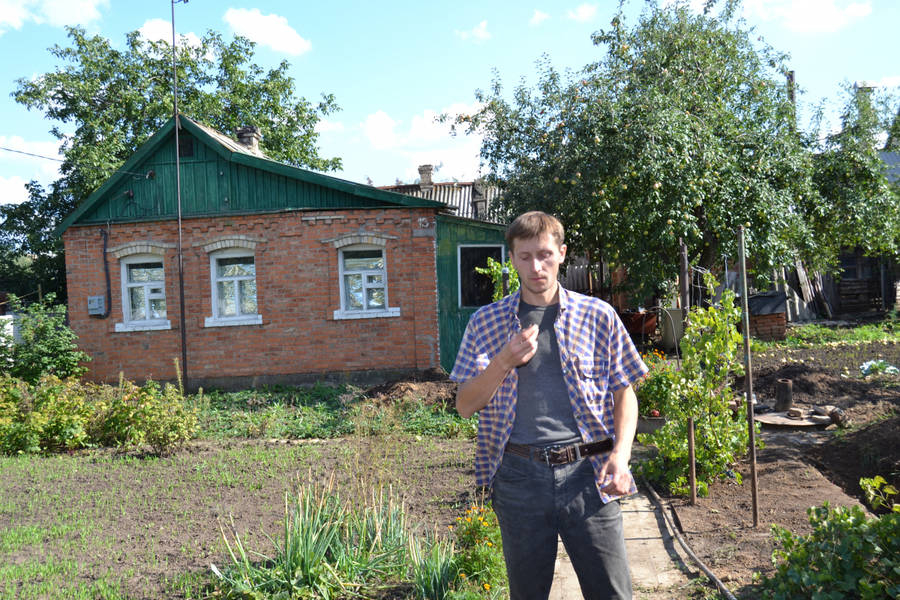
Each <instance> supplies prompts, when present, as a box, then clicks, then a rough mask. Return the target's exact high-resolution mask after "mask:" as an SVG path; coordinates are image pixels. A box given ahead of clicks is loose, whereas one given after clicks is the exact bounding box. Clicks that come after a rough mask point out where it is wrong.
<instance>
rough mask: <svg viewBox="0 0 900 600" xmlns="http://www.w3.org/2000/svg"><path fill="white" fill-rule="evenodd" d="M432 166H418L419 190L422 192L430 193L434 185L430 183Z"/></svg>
mask: <svg viewBox="0 0 900 600" xmlns="http://www.w3.org/2000/svg"><path fill="white" fill-rule="evenodd" d="M433 169H434V165H419V189H420V190H422V191H423V192H429V191H431V188H433V187H434V183H433V182H432V181H431V171H432V170H433Z"/></svg>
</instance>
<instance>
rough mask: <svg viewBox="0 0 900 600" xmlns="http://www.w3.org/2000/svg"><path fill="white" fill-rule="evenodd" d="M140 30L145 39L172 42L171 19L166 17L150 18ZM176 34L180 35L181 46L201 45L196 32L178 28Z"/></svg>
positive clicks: (179, 42)
mask: <svg viewBox="0 0 900 600" xmlns="http://www.w3.org/2000/svg"><path fill="white" fill-rule="evenodd" d="M138 32H139V33H140V34H141V37H142V38H144V39H145V40H149V41H163V42H167V43H169V44H171V43H172V22H171V21H166V20H164V19H149V20H148V21H146V22H145V23H144V24H143V25H141V27H140V29H138ZM175 34H176V35H177V36H178V45H179V46H183V45H187V46H191V47H194V48H199V47H200V37H199V36H198V35H197V34H196V33H193V32H191V33H178V31H177V30H176V32H175Z"/></svg>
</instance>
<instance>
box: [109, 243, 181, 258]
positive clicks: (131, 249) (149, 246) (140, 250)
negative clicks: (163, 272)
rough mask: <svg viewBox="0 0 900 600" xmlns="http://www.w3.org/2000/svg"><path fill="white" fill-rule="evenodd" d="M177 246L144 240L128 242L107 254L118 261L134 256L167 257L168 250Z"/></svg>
mask: <svg viewBox="0 0 900 600" xmlns="http://www.w3.org/2000/svg"><path fill="white" fill-rule="evenodd" d="M175 247H176V246H175V244H171V243H167V242H156V241H153V240H144V241H138V242H128V243H127V244H122V245H121V246H116V247H115V248H109V249H108V250H107V252H108V253H109V254H112V255H113V256H115V257H116V258H118V259H121V258H125V257H126V256H132V255H134V254H155V255H157V256H165V254H166V250H171V249H173V248H175Z"/></svg>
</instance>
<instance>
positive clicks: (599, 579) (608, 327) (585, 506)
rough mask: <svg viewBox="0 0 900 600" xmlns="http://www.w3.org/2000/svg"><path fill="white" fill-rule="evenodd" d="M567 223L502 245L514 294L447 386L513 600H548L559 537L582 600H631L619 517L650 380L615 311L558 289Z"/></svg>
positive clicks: (545, 223) (535, 228)
mask: <svg viewBox="0 0 900 600" xmlns="http://www.w3.org/2000/svg"><path fill="white" fill-rule="evenodd" d="M563 242H564V232H563V227H562V224H561V223H560V222H559V221H558V220H557V219H556V218H554V217H552V216H550V215H547V214H545V213H542V212H537V211H535V212H529V213H525V214H523V215H521V216H519V217H518V218H517V219H516V220H515V221H513V223H512V224H511V225H510V226H509V228H508V229H507V232H506V243H507V245H508V246H509V249H510V252H511V253H512V263H513V266H515V268H516V270H517V271H518V273H519V282H520V289H519V291H518V292H516V293H514V294H511V295H510V296H507V297H506V298H503V299H502V300H499V301H498V302H495V303H493V304H490V305H488V306H484V307H482V308H481V309H479V310H478V312H476V313H475V314H474V315H473V316H472V319H471V320H470V321H469V325H468V327H467V328H466V333H465V335H464V336H463V340H462V343H461V344H460V349H459V354H458V356H457V358H456V365H455V366H454V367H453V372H452V373H451V374H450V378H451V379H453V380H454V381H456V382H458V383H459V384H460V385H459V390H458V392H457V397H456V408H457V410H458V411H459V413H460V414H461V415H462V416H463V417H469V416H471V415H472V414H474V413H475V412H479V411H480V418H479V424H478V442H477V448H476V455H475V472H476V478H477V479H478V484H479V485H482V486H489V487H491V498H492V501H493V508H494V511H495V512H496V514H497V518H498V520H499V522H500V532H501V535H502V537H503V553H504V557H505V560H506V570H507V574H508V576H509V588H510V598H511V599H512V600H525V599H546V598H547V597H548V595H549V593H550V585H551V583H552V580H553V569H554V565H555V561H556V548H557V536H559V537H560V538H562V541H563V543H564V544H565V547H566V551H567V552H568V554H569V557H570V558H571V559H572V565H573V566H574V568H575V573H576V574H577V575H578V581H579V584H580V585H581V591H582V594H583V595H584V597H585V598H586V599H588V600H594V599H598V600H599V599H606V598H631V575H630V571H629V568H628V561H627V557H626V555H625V540H624V535H623V531H622V514H621V512H620V510H619V504H618V502H616V501H615V500H616V499H617V498H619V497H622V496H624V495H628V494H633V493H635V492H636V491H637V490H636V488H635V485H634V479H633V478H632V476H631V473H630V471H629V469H628V461H629V460H630V458H631V443H632V440H633V439H634V432H635V427H636V426H637V399H636V397H635V395H634V390H633V389H632V387H631V385H632V383H634V381H636V380H637V379H638V378H640V377H641V376H643V375H644V374H645V373H646V372H647V367H646V366H645V365H644V363H643V362H642V361H641V358H640V355H639V354H638V352H637V350H636V349H635V348H634V344H632V342H631V338H629V337H628V334H627V333H626V332H625V328H624V326H623V325H622V323H621V321H620V320H619V318H618V316H617V315H616V313H615V311H614V310H613V308H612V307H611V306H610V305H609V304H607V303H605V302H603V301H601V300H598V299H596V298H590V297H587V296H583V295H581V294H576V293H574V292H570V291H568V290H566V289H564V288H562V287H561V286H560V285H559V283H558V282H557V275H558V273H559V266H560V265H561V264H562V262H563V260H565V257H566V246H565V244H564V243H563Z"/></svg>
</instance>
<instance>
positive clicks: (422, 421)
mask: <svg viewBox="0 0 900 600" xmlns="http://www.w3.org/2000/svg"><path fill="white" fill-rule="evenodd" d="M402 413H403V415H402V418H401V422H402V423H403V429H404V431H406V432H407V433H412V434H416V435H429V436H435V437H444V438H456V437H463V438H469V439H472V438H474V437H475V436H476V434H477V433H478V421H477V419H475V418H470V419H464V418H462V417H461V416H459V413H457V412H456V410H455V409H450V408H447V407H444V406H442V405H437V404H436V405H432V406H428V405H425V404H423V403H421V402H417V403H413V404H411V405H407V406H404V407H402Z"/></svg>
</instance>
